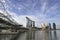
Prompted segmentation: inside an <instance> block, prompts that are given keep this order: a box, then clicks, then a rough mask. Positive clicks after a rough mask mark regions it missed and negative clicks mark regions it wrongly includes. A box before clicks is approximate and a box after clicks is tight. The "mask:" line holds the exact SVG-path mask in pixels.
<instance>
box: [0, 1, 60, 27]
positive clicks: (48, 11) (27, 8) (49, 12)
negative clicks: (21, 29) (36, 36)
mask: <svg viewBox="0 0 60 40" xmlns="http://www.w3.org/2000/svg"><path fill="white" fill-rule="evenodd" d="M1 1H2V2H3V4H4V6H5V9H6V11H7V12H8V13H9V14H10V15H11V16H12V18H13V19H15V21H17V22H18V23H20V24H22V25H24V26H25V25H26V18H25V17H26V16H27V17H29V18H30V19H31V20H34V21H35V23H36V26H40V24H41V23H45V22H48V23H53V22H55V23H56V24H57V25H60V0H1Z"/></svg>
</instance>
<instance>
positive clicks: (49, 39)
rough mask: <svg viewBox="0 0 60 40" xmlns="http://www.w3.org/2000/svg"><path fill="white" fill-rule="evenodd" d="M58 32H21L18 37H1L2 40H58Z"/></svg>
mask: <svg viewBox="0 0 60 40" xmlns="http://www.w3.org/2000/svg"><path fill="white" fill-rule="evenodd" d="M57 35H58V34H57V32H56V30H53V31H52V30H49V31H45V30H44V31H28V32H19V33H18V34H16V35H0V40H58V38H57Z"/></svg>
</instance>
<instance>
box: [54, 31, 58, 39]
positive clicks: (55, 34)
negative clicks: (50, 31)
mask: <svg viewBox="0 0 60 40" xmlns="http://www.w3.org/2000/svg"><path fill="white" fill-rule="evenodd" d="M54 40H58V39H57V33H56V30H55V31H54Z"/></svg>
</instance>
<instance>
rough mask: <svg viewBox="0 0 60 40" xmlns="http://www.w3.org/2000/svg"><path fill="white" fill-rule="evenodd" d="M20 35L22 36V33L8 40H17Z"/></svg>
mask: <svg viewBox="0 0 60 40" xmlns="http://www.w3.org/2000/svg"><path fill="white" fill-rule="evenodd" d="M21 34H23V32H18V34H16V35H15V36H14V37H12V38H11V39H10V40H17V39H18V38H19V36H20V35H21Z"/></svg>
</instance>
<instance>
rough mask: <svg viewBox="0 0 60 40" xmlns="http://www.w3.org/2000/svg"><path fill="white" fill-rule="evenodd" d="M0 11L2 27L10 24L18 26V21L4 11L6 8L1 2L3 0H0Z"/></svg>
mask: <svg viewBox="0 0 60 40" xmlns="http://www.w3.org/2000/svg"><path fill="white" fill-rule="evenodd" d="M0 11H2V12H0V27H1V26H2V27H5V26H8V27H9V26H11V25H13V26H14V25H15V26H17V25H19V26H20V24H19V23H17V22H16V21H15V20H14V19H13V18H12V16H11V15H10V14H9V13H8V12H7V11H6V8H5V6H4V4H3V2H2V1H0Z"/></svg>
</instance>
